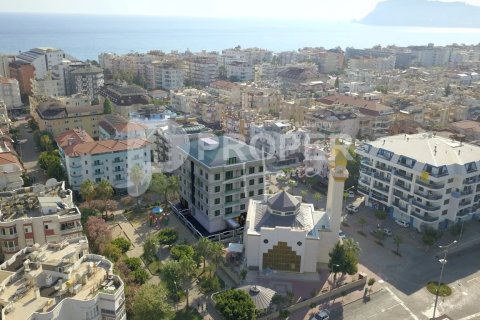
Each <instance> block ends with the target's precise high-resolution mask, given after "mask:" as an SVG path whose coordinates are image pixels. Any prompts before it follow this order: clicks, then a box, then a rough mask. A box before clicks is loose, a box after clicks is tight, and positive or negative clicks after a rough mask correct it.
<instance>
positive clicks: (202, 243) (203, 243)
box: [196, 237, 212, 273]
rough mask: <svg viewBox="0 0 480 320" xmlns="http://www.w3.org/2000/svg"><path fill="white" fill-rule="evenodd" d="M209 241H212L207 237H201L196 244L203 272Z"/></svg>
mask: <svg viewBox="0 0 480 320" xmlns="http://www.w3.org/2000/svg"><path fill="white" fill-rule="evenodd" d="M211 243H212V241H210V240H208V238H204V237H202V238H201V239H200V240H198V242H197V245H196V249H197V253H198V254H199V255H200V256H201V257H202V258H203V273H205V267H206V260H207V257H208V256H209V251H210V246H211Z"/></svg>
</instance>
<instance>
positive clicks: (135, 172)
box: [128, 164, 145, 206]
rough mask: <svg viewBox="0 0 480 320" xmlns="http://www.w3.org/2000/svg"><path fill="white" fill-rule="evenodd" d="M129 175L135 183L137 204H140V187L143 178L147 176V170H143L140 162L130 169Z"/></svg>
mask: <svg viewBox="0 0 480 320" xmlns="http://www.w3.org/2000/svg"><path fill="white" fill-rule="evenodd" d="M128 177H129V179H130V180H131V181H132V182H133V184H134V185H135V197H136V198H137V206H138V205H139V203H138V198H139V197H140V193H139V189H140V185H141V183H142V181H143V178H144V177H145V172H144V171H143V169H142V167H141V166H140V165H139V164H136V165H134V166H133V167H132V168H131V169H130V174H129V175H128Z"/></svg>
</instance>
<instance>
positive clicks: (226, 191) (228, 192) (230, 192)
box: [225, 188, 242, 194]
mask: <svg viewBox="0 0 480 320" xmlns="http://www.w3.org/2000/svg"><path fill="white" fill-rule="evenodd" d="M240 190H242V188H234V189H230V190H225V194H232V193H237V192H240Z"/></svg>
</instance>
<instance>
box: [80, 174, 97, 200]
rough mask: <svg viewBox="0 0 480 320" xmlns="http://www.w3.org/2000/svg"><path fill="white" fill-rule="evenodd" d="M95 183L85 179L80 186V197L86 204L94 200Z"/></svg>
mask: <svg viewBox="0 0 480 320" xmlns="http://www.w3.org/2000/svg"><path fill="white" fill-rule="evenodd" d="M95 194H96V191H95V183H93V182H92V181H91V180H89V179H87V180H85V181H83V182H82V184H81V185H80V195H81V196H82V198H83V200H85V201H86V202H87V203H88V204H90V202H91V201H92V200H93V198H95Z"/></svg>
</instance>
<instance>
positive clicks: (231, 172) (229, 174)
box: [225, 171, 233, 180]
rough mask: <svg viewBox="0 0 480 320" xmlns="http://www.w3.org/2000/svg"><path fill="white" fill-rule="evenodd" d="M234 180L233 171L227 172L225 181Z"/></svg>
mask: <svg viewBox="0 0 480 320" xmlns="http://www.w3.org/2000/svg"><path fill="white" fill-rule="evenodd" d="M228 179H233V171H227V172H225V180H228Z"/></svg>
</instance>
